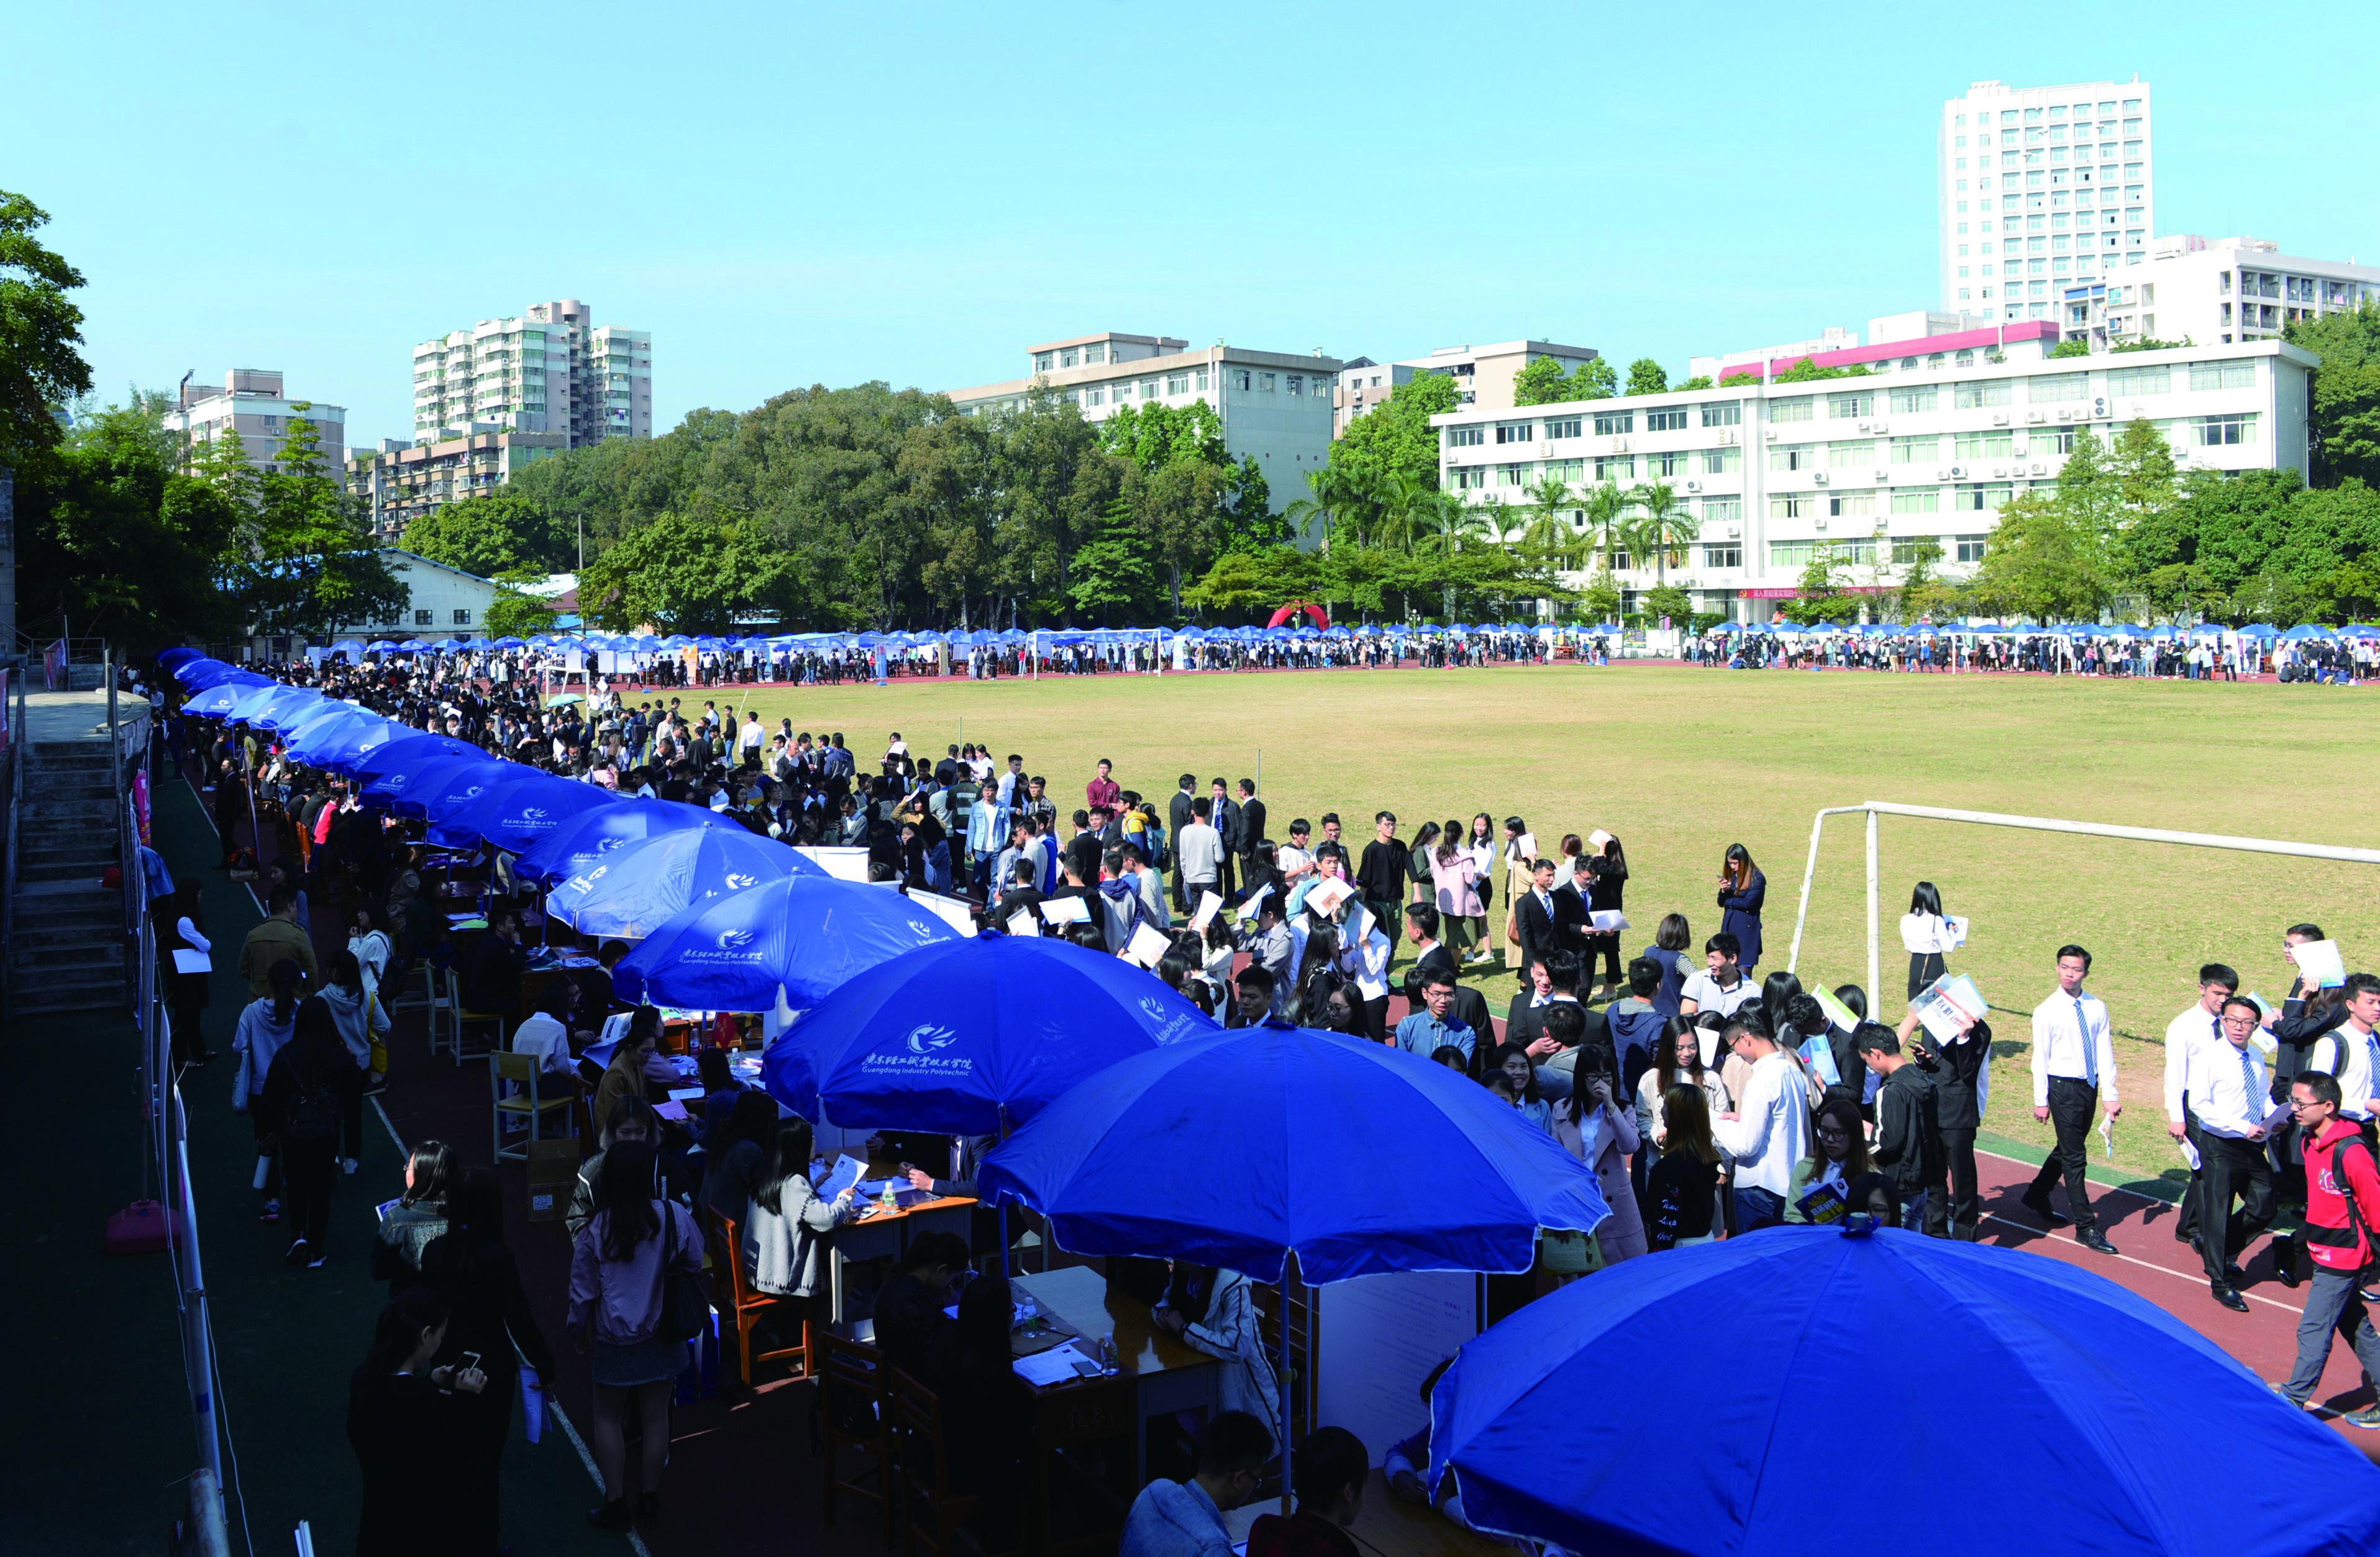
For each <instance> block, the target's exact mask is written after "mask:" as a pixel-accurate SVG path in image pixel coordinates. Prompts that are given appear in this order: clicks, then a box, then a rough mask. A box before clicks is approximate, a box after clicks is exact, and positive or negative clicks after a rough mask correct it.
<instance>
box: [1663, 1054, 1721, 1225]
mask: <svg viewBox="0 0 2380 1557" xmlns="http://www.w3.org/2000/svg"><path fill="white" fill-rule="evenodd" d="M1660 1105H1661V1116H1662V1118H1663V1119H1664V1120H1666V1121H1667V1129H1668V1132H1669V1134H1668V1139H1669V1145H1668V1147H1667V1148H1666V1149H1665V1150H1664V1151H1663V1152H1662V1153H1661V1160H1660V1161H1658V1162H1657V1163H1655V1164H1654V1165H1653V1174H1652V1179H1651V1183H1650V1187H1649V1189H1647V1191H1646V1199H1647V1200H1648V1201H1649V1202H1650V1203H1651V1206H1652V1213H1651V1214H1650V1215H1649V1216H1648V1217H1647V1218H1646V1222H1645V1242H1646V1243H1647V1245H1648V1246H1649V1247H1651V1248H1653V1249H1682V1248H1684V1247H1685V1246H1687V1245H1689V1244H1698V1243H1708V1242H1710V1241H1711V1239H1712V1238H1714V1237H1717V1236H1718V1234H1717V1232H1716V1230H1715V1227H1714V1225H1713V1221H1712V1213H1713V1211H1714V1210H1715V1209H1716V1206H1717V1204H1718V1184H1719V1170H1720V1165H1721V1155H1720V1153H1719V1149H1718V1142H1717V1141H1713V1140H1712V1139H1711V1116H1710V1101H1709V1098H1708V1096H1707V1095H1706V1093H1705V1092H1704V1091H1703V1089H1702V1088H1700V1087H1697V1086H1694V1085H1691V1084H1689V1083H1686V1082H1680V1083H1679V1084H1678V1085H1676V1086H1674V1087H1671V1088H1670V1090H1669V1091H1667V1092H1663V1093H1662V1094H1661V1098H1660Z"/></svg>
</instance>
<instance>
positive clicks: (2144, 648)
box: [1683, 623, 2380, 686]
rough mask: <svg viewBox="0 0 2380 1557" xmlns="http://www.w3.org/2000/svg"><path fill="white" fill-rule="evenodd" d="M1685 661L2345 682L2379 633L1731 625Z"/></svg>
mask: <svg viewBox="0 0 2380 1557" xmlns="http://www.w3.org/2000/svg"><path fill="white" fill-rule="evenodd" d="M1683 657H1684V658H1685V660H1686V662H1687V663H1688V664H1692V665H1703V666H1714V667H1724V668H1726V669H1728V670H1772V669H1773V670H1891V671H1902V672H1908V673H1913V674H1921V675H1922V674H1930V673H1934V672H1963V671H1970V670H1990V671H1998V672H2013V673H2022V674H2027V675H2044V676H2125V677H2136V678H2140V679H2143V680H2155V681H2192V682H2212V681H2225V682H2236V681H2239V680H2240V678H2242V677H2246V678H2248V679H2250V680H2252V681H2253V680H2255V679H2256V678H2258V677H2261V676H2266V675H2270V676H2272V677H2274V678H2275V679H2276V680H2278V681H2284V682H2327V683H2334V684H2338V685H2347V686H2351V685H2354V684H2356V683H2358V682H2367V681H2370V680H2371V679H2372V678H2373V677H2374V675H2375V674H2380V634H2374V635H2368V636H2367V635H2352V636H2347V637H2342V638H2337V639H2329V638H2300V639H2289V638H2277V637H2267V636H2262V635H2256V634H2243V633H2225V632H2221V631H2219V630H2216V631H2204V632H2193V633H2189V634H2180V633H2164V634H2159V635H2153V634H2147V633H2143V632H2142V631H2141V630H2139V629H2137V628H2130V629H2124V630H2120V631H2109V630H2105V629H2099V630H2073V631H2060V632H2025V631H2022V630H2016V629H2003V630H1995V631H1993V632H1990V633H1987V634H1971V633H1965V632H1961V631H1958V630H1955V629H1943V628H1934V627H1915V628H1864V629H1852V630H1848V631H1838V630H1835V629H1831V628H1819V629H1804V628H1799V627H1795V626H1793V625H1792V624H1791V623H1784V624H1780V626H1779V627H1775V628H1764V629H1755V630H1753V631H1748V632H1747V631H1744V630H1743V629H1741V628H1739V627H1736V626H1734V625H1732V624H1730V625H1728V626H1724V627H1719V628H1715V629H1713V630H1712V631H1710V632H1708V633H1706V634H1702V635H1701V636H1699V637H1696V638H1690V639H1688V640H1687V641H1686V644H1685V647H1684V650H1683Z"/></svg>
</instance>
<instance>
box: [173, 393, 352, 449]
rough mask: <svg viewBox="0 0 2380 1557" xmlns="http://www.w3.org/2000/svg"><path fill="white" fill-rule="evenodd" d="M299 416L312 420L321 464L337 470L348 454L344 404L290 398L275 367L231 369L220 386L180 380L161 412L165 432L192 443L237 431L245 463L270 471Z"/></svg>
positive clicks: (203, 441)
mask: <svg viewBox="0 0 2380 1557" xmlns="http://www.w3.org/2000/svg"><path fill="white" fill-rule="evenodd" d="M301 405H303V406H304V407H305V409H304V410H303V411H302V412H301V411H300V410H299V409H298V407H299V406H301ZM297 416H303V417H304V419H305V420H307V421H310V422H311V423H313V424H314V433H315V436H316V437H318V438H320V439H321V440H322V459H323V462H324V464H325V465H328V466H329V467H331V468H333V469H336V468H337V466H338V465H341V464H343V463H344V462H345V461H346V457H347V412H346V407H345V406H344V405H322V404H314V403H313V402H310V401H302V400H292V399H290V398H289V396H288V395H287V394H286V393H285V392H284V387H283V384H282V378H281V374H280V372H279V371H278V370H276V369H273V368H233V369H232V370H231V371H230V372H228V373H225V375H224V381H223V388H221V389H217V388H215V387H214V386H213V385H212V384H192V383H190V382H188V380H184V382H183V384H182V388H181V393H180V396H179V398H178V400H177V402H176V404H174V405H173V406H171V407H169V408H168V409H167V410H166V412H165V430H166V431H168V432H177V433H180V434H181V435H182V436H183V437H184V438H186V439H188V441H190V442H192V443H205V442H209V441H212V440H213V439H214V438H215V437H216V436H217V435H219V434H221V433H224V432H226V431H230V432H237V433H238V434H239V441H240V443H241V445H242V446H243V447H244V448H245V449H246V450H247V451H248V463H249V464H250V465H254V466H255V467H256V468H257V469H259V470H271V469H272V468H273V465H274V463H275V462H276V461H278V460H279V459H280V457H281V444H282V441H283V440H284V439H285V438H287V437H288V436H289V423H290V421H291V419H292V418H293V417H297Z"/></svg>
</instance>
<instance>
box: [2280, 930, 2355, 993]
mask: <svg viewBox="0 0 2380 1557" xmlns="http://www.w3.org/2000/svg"><path fill="white" fill-rule="evenodd" d="M2289 960H2291V961H2293V962H2295V963H2296V964H2297V965H2298V972H2299V973H2300V974H2301V975H2302V976H2303V978H2304V979H2305V984H2306V987H2307V988H2308V989H2337V988H2338V986H2339V985H2341V984H2345V983H2346V982H2347V962H2346V960H2345V959H2343V958H2341V957H2340V956H2339V954H2338V942H2337V941H2300V942H2299V943H2298V944H2297V945H2295V946H2293V947H2289Z"/></svg>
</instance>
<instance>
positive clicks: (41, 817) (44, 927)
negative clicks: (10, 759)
mask: <svg viewBox="0 0 2380 1557" xmlns="http://www.w3.org/2000/svg"><path fill="white" fill-rule="evenodd" d="M27 754H28V756H29V757H30V762H29V763H28V765H27V766H26V769H25V791H24V800H23V805H24V810H23V812H22V814H21V815H19V816H18V821H17V847H18V856H17V900H16V904H15V908H14V910H13V915H12V920H11V927H10V935H9V943H8V990H9V1009H10V1010H11V1012H12V1013H14V1014H17V1015H20V1016H21V1015H30V1014H32V1013H34V1012H39V1011H85V1010H98V1009H102V1008H113V1007H120V1006H121V1005H122V1004H123V1003H124V999H125V987H124V899H123V895H122V894H121V893H120V892H117V891H112V890H110V889H108V888H107V887H103V886H101V885H100V877H101V876H102V875H103V874H104V873H105V872H106V870H107V868H108V867H109V866H110V865H113V864H115V863H117V852H116V848H117V846H116V828H115V806H116V802H115V797H114V796H113V794H112V793H111V791H109V789H108V778H109V771H108V755H107V743H106V742H105V741H103V740H102V741H35V742H31V744H30V748H29V751H28V753H27Z"/></svg>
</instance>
